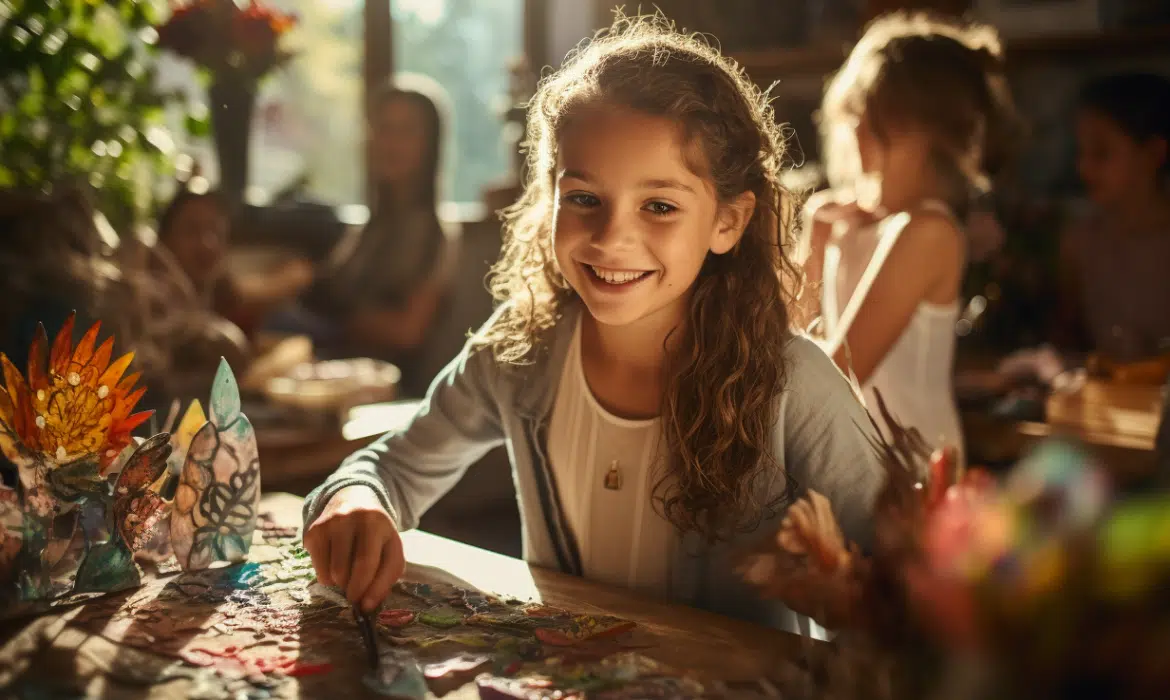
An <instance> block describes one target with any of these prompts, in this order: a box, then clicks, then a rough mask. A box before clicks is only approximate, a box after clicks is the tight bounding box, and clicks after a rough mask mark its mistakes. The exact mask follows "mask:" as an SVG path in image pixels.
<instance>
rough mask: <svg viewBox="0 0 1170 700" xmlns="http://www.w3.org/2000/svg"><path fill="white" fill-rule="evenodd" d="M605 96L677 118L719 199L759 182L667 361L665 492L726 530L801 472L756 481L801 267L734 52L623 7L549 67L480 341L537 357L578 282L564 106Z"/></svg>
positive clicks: (693, 524) (760, 98)
mask: <svg viewBox="0 0 1170 700" xmlns="http://www.w3.org/2000/svg"><path fill="white" fill-rule="evenodd" d="M599 103H602V104H607V105H620V106H623V107H627V108H631V109H635V110H638V111H641V112H645V113H648V114H651V115H655V116H663V117H668V118H671V119H674V120H677V122H678V123H680V124H681V125H683V127H684V129H685V132H684V133H685V134H686V137H687V139H688V140H689V141H690V142H691V143H693V144H695V145H696V146H698V147H699V149H698V150H699V151H700V152H701V154H702V155H703V156H704V159H703V160H705V162H704V163H700V167H703V168H705V171H706V172H705V175H706V177H709V178H710V180H711V182H712V183H713V185H714V189H715V191H716V193H717V195H718V197H719V199H720V200H721V201H723V202H729V201H731V200H732V199H733V198H735V197H736V196H737V195H740V194H742V193H744V192H746V191H751V192H752V193H754V194H755V198H756V202H757V204H756V209H755V212H754V213H753V215H752V217H751V219H750V221H749V222H748V224H747V227H746V229H745V231H744V233H743V236H742V238H741V240H740V241H739V243H738V244H737V245H736V246H735V248H734V249H732V250H731V251H730V252H728V253H726V254H723V255H714V254H709V255H708V256H707V259H706V260H705V262H704V264H703V266H702V269H701V271H700V273H699V277H698V279H697V280H696V282H695V285H694V288H693V293H692V295H691V302H690V310H689V317H688V319H687V321H686V322H685V323H684V324H683V325H682V326H681V327H680V328H678V329H677V330H676V332H677V333H679V334H680V335H679V342H678V343H677V344H674V343H672V345H673V346H674V348H675V349H674V350H672V351H671V353H670V356H668V357H667V361H666V363H665V365H666V366H665V369H664V372H665V375H664V381H665V386H666V389H665V396H664V400H663V403H662V406H663V409H662V416H661V419H662V425H663V430H664V442H663V448H664V451H665V453H666V455H667V458H666V459H665V460H664V466H665V470H664V472H663V474H662V476H661V478H660V479H659V480H658V483H657V484H656V486H655V489H654V494H655V495H654V501H655V505H656V507H659V508H660V511H661V513H662V514H663V515H664V517H666V518H667V519H668V520H669V521H670V522H671V523H672V524H673V525H674V526H675V527H676V529H677V530H678V531H679V532H681V533H687V532H698V533H701V534H702V535H703V536H705V537H707V538H708V539H709V540H710V541H714V540H722V539H726V538H727V537H729V536H730V535H731V534H732V533H733V532H736V531H747V530H751V529H754V528H755V527H756V526H757V525H758V524H759V522H760V521H761V519H762V518H765V517H770V516H771V515H772V514H774V513H775V512H776V511H777V509H778V508H779V507H781V505H782V504H786V503H787V502H789V501H790V500H791V497H792V493H793V490H794V485H793V484H792V482H791V480H790V479H788V480H786V481H784V482H783V483H784V490H783V492H782V493H781V494H780V495H779V496H777V497H773V498H763V497H762V496H761V494H763V493H765V492H767V491H768V490H769V488H770V487H771V486H772V485H773V483H775V481H774V480H775V479H777V478H778V477H777V472H778V462H777V456H776V455H775V454H773V448H772V440H773V432H774V429H775V424H776V418H777V411H778V400H777V397H778V395H779V394H780V392H781V390H782V389H783V387H784V384H785V371H786V368H785V362H784V348H785V345H786V343H787V341H788V339H789V332H790V331H789V318H788V311H787V305H788V303H789V302H790V301H791V300H792V299H793V298H794V294H795V292H796V291H797V289H796V287H797V285H798V284H799V280H800V279H801V277H800V273H799V271H798V269H797V268H796V266H794V265H793V264H792V263H791V262H790V260H789V256H788V253H787V251H788V249H789V247H790V246H791V245H792V244H793V228H792V226H791V222H792V220H793V212H794V211H795V208H796V207H795V203H794V202H793V198H792V196H791V195H790V193H788V192H787V191H786V190H785V188H784V187H783V186H782V185H781V182H780V177H781V174H782V172H783V169H784V167H785V165H786V151H785V140H784V137H783V131H782V128H781V127H780V126H779V125H778V124H776V122H775V120H774V118H773V114H772V109H771V107H770V106H769V104H768V100H767V98H766V96H765V94H764V93H762V92H761V91H760V90H759V88H757V87H756V86H755V85H754V84H753V83H752V82H751V81H750V80H749V79H748V77H747V76H746V75H745V74H744V72H743V70H742V69H741V68H740V67H739V66H737V65H736V64H735V63H734V62H733V61H731V60H729V59H728V58H725V57H724V56H722V55H720V53H719V51H718V50H717V49H716V48H714V47H712V46H711V45H710V44H708V43H707V42H706V41H705V40H704V39H703V38H701V37H699V36H697V35H686V34H682V33H679V32H676V31H675V30H674V27H673V25H672V24H671V23H669V22H668V21H666V20H665V19H663V18H662V17H661V16H657V15H656V16H641V17H624V16H621V15H619V16H618V17H617V19H616V20H615V22H614V24H613V26H611V27H610V28H609V29H608V30H603V31H602V32H600V33H599V34H598V35H597V36H596V37H595V38H594V39H593V40H592V41H590V42H588V43H587V44H586V45H584V46H583V47H582V48H580V49H578V50H577V51H576V52H574V53H573V54H572V55H571V56H570V57H569V58H568V59H567V60H566V62H565V65H564V66H563V67H562V68H561V70H560V71H558V72H557V73H555V74H553V75H551V76H549V77H547V78H546V79H545V80H544V81H543V82H542V83H541V85H540V87H539V89H538V90H537V93H536V95H535V96H534V97H533V99H532V101H531V103H530V105H529V110H528V134H527V141H526V147H527V156H528V168H527V177H526V182H525V188H524V193H523V195H522V196H521V198H520V199H519V201H518V202H517V203H516V204H515V205H514V206H512V207H510V208H509V209H507V210H505V212H504V213H503V216H504V228H505V233H504V244H503V249H502V253H501V256H500V259H499V262H498V263H497V264H496V265H495V267H494V268H493V271H492V275H491V277H490V286H491V290H492V293H493V294H494V296H495V298H496V299H497V300H499V301H507V302H509V306H508V307H507V308H506V310H505V311H504V312H503V313H502V315H501V317H500V318H499V320H498V323H496V324H495V325H494V327H492V328H491V329H489V330H488V332H487V333H486V334H485V335H484V336H483V337H482V339H481V342H482V343H483V344H484V345H487V346H490V347H491V348H492V349H493V352H494V354H495V357H496V359H497V360H498V361H501V362H509V363H523V362H526V361H528V360H530V359H531V356H532V353H534V352H538V351H539V349H540V348H541V346H542V345H543V344H542V343H541V336H542V335H543V334H544V333H545V332H547V331H548V330H549V329H551V328H552V327H553V326H554V325H555V324H556V322H557V319H558V318H559V316H560V313H561V311H562V309H563V308H564V307H565V304H566V303H567V302H569V301H570V300H571V299H573V298H574V297H575V294H574V293H573V291H572V290H571V289H570V288H569V286H568V285H567V284H566V282H565V278H564V277H563V276H562V274H561V271H560V270H559V268H558V267H557V264H556V260H555V257H554V254H553V247H552V228H553V192H554V186H555V182H554V180H555V175H554V169H555V164H556V160H557V148H558V138H559V133H560V129H561V128H562V127H563V125H564V124H565V122H566V119H567V118H569V117H570V116H571V115H572V114H574V113H576V112H577V110H579V109H581V108H582V107H584V106H586V105H596V104H599Z"/></svg>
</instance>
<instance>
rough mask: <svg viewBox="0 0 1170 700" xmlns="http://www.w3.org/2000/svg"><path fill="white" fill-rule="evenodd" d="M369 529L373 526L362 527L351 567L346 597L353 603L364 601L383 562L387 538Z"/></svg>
mask: <svg viewBox="0 0 1170 700" xmlns="http://www.w3.org/2000/svg"><path fill="white" fill-rule="evenodd" d="M369 530H372V528H362V530H360V531H359V533H358V536H357V538H356V539H357V543H356V545H355V547H354V553H353V566H352V568H351V569H350V574H349V583H348V584H346V587H345V597H346V598H348V599H349V602H351V603H360V602H361V601H362V597H363V596H364V595H365V593H366V589H368V588H369V587H370V583H371V582H372V581H373V580H374V576H375V575H376V574H377V573H378V569H379V567H380V566H381V563H382V546H383V543H384V542H385V541H386V538H385V537H383V536H381V534H380V533H377V532H370V531H369ZM363 532H364V533H365V534H363Z"/></svg>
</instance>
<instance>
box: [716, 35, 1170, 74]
mask: <svg viewBox="0 0 1170 700" xmlns="http://www.w3.org/2000/svg"><path fill="white" fill-rule="evenodd" d="M850 48H851V46H850V45H849V44H848V43H839V44H823V45H817V46H802V47H796V48H777V49H761V50H756V51H742V52H738V53H734V54H732V58H734V59H735V60H736V61H738V62H739V64H740V65H741V66H743V67H744V69H746V70H747V72H748V75H751V76H752V77H753V78H754V79H755V80H756V81H757V82H759V83H764V84H766V83H770V82H772V81H774V80H777V79H784V78H797V77H810V76H811V77H824V76H826V75H828V74H829V73H832V72H833V71H835V70H837V69H838V68H839V67H840V66H841V64H842V63H843V62H844V61H845V58H846V57H847V56H848V55H849V50H850ZM1154 51H1165V52H1167V53H1170V26H1157V27H1149V28H1143V29H1128V30H1124V31H1111V32H1091V33H1077V34H1054V35H1051V36H1038V37H1028V38H1021V39H1012V40H1009V41H1007V42H1006V44H1005V52H1006V54H1007V60H1008V66H1009V69H1010V68H1011V66H1012V62H1013V61H1020V60H1024V61H1034V60H1036V59H1045V58H1059V59H1065V58H1069V57H1071V56H1093V55H1095V54H1103V53H1109V54H1112V55H1126V56H1131V55H1134V54H1138V53H1146V52H1154Z"/></svg>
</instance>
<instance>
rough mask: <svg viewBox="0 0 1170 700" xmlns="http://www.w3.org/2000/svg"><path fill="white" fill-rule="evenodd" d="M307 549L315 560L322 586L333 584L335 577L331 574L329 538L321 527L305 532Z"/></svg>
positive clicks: (315, 567)
mask: <svg viewBox="0 0 1170 700" xmlns="http://www.w3.org/2000/svg"><path fill="white" fill-rule="evenodd" d="M305 549H306V550H307V551H308V552H309V559H310V561H312V562H313V570H314V571H316V572H317V581H319V582H320V583H321V585H322V586H332V585H333V577H332V576H330V575H329V538H328V537H326V536H324V535H322V533H321V530H320V528H310V529H309V531H308V532H306V533H305Z"/></svg>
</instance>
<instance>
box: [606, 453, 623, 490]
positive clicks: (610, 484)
mask: <svg viewBox="0 0 1170 700" xmlns="http://www.w3.org/2000/svg"><path fill="white" fill-rule="evenodd" d="M601 483H602V485H604V486H605V488H607V489H609V490H610V491H620V490H621V488H622V472H621V469H620V465H619V464H618V461H617V460H616V459H615V460H614V461H612V462H610V463H609V471H607V472H606V473H605V479H604V480H602V482H601Z"/></svg>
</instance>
